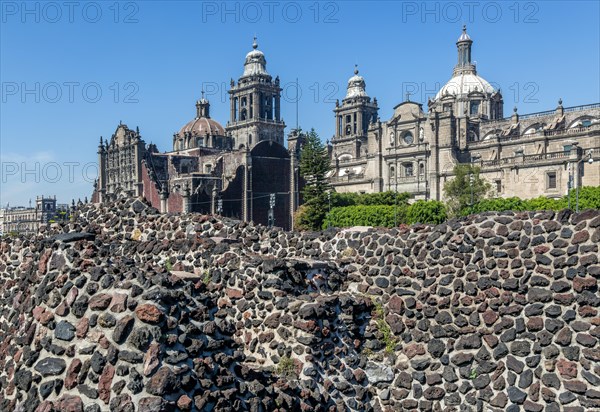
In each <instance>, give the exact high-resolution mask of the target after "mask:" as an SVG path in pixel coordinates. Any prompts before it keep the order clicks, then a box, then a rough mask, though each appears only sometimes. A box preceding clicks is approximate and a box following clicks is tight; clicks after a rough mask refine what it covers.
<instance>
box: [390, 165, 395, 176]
mask: <svg viewBox="0 0 600 412" xmlns="http://www.w3.org/2000/svg"><path fill="white" fill-rule="evenodd" d="M390 177H396V169H395V168H394V166H390Z"/></svg>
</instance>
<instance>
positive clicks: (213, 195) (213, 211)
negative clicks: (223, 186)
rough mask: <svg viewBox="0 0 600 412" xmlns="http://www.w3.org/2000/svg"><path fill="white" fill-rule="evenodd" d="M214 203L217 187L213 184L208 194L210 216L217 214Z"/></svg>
mask: <svg viewBox="0 0 600 412" xmlns="http://www.w3.org/2000/svg"><path fill="white" fill-rule="evenodd" d="M216 201H217V185H216V184H213V187H212V191H211V192H210V214H211V215H213V216H214V215H216V214H217V207H216V203H215V202H216Z"/></svg>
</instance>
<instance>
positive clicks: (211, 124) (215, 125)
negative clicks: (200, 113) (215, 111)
mask: <svg viewBox="0 0 600 412" xmlns="http://www.w3.org/2000/svg"><path fill="white" fill-rule="evenodd" d="M185 133H191V134H192V135H199V136H205V135H211V136H225V129H224V128H223V126H221V125H220V124H219V122H217V121H215V120H213V119H209V118H206V117H197V118H195V119H194V120H192V121H190V122H188V123H187V124H185V125H184V126H183V127H182V128H181V130H180V131H179V135H180V136H183V135H184V134H185Z"/></svg>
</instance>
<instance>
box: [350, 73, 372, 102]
mask: <svg viewBox="0 0 600 412" xmlns="http://www.w3.org/2000/svg"><path fill="white" fill-rule="evenodd" d="M365 88H366V84H365V79H364V78H363V77H362V76H359V75H358V69H357V68H355V69H354V76H352V77H351V78H350V79H348V91H347V92H346V99H349V98H352V97H367V91H366V90H365Z"/></svg>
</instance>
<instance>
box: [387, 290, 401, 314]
mask: <svg viewBox="0 0 600 412" xmlns="http://www.w3.org/2000/svg"><path fill="white" fill-rule="evenodd" d="M387 307H388V310H389V311H390V312H391V313H395V314H397V315H402V314H403V313H404V301H403V300H402V298H401V297H400V296H397V295H394V296H392V297H391V298H390V300H389V301H388V304H387Z"/></svg>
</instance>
